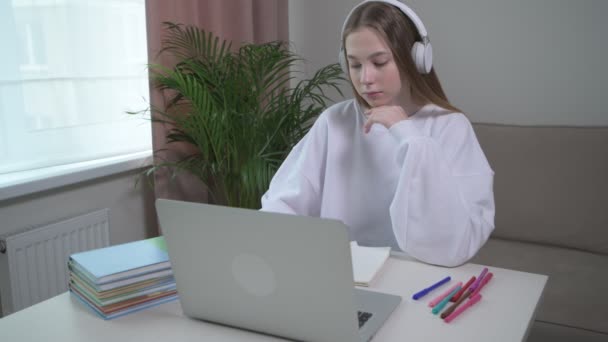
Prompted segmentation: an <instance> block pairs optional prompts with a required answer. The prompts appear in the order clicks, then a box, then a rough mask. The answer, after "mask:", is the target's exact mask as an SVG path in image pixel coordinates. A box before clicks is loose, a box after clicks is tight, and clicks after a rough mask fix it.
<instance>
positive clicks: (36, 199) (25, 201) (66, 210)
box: [0, 171, 156, 317]
mask: <svg viewBox="0 0 608 342" xmlns="http://www.w3.org/2000/svg"><path fill="white" fill-rule="evenodd" d="M137 172H139V171H133V172H127V173H122V174H118V175H114V176H108V177H104V178H100V179H97V180H94V181H89V182H83V183H79V184H75V185H71V186H67V187H63V188H59V189H55V190H50V191H45V192H41V193H36V194H32V195H28V196H23V197H19V198H15V199H10V200H5V201H0V235H2V234H10V233H12V232H14V231H17V230H20V229H22V228H26V227H36V226H40V225H44V224H47V223H51V222H55V221H59V220H62V219H66V218H70V217H73V216H77V215H81V214H84V213H88V212H91V211H95V210H99V209H103V208H108V209H110V210H109V216H110V217H109V220H110V244H112V245H114V244H119V243H124V242H129V241H134V240H140V239H144V238H147V237H151V236H153V235H155V233H156V217H155V215H156V213H155V211H154V210H153V191H152V189H151V188H150V187H149V186H142V185H145V184H143V183H140V185H138V187H137V188H135V187H134V181H135V176H136V173H137ZM2 256H4V255H0V262H6V260H4V259H3V258H2ZM0 269H4V268H3V267H2V265H0ZM0 278H2V279H0V281H5V280H6V279H5V278H4V274H1V275H0ZM0 304H1V303H0ZM1 315H2V308H1V306H0V317H2V316H1Z"/></svg>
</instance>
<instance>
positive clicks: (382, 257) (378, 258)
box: [350, 241, 391, 286]
mask: <svg viewBox="0 0 608 342" xmlns="http://www.w3.org/2000/svg"><path fill="white" fill-rule="evenodd" d="M350 250H351V256H352V259H353V275H354V278H355V285H357V286H369V284H370V283H371V281H372V280H373V279H374V277H375V276H376V274H378V271H379V270H380V269H381V268H382V265H384V263H385V262H386V260H387V259H388V257H389V254H390V252H391V248H390V247H365V246H359V245H358V244H357V241H351V242H350Z"/></svg>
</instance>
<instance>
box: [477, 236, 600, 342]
mask: <svg viewBox="0 0 608 342" xmlns="http://www.w3.org/2000/svg"><path fill="white" fill-rule="evenodd" d="M472 262H474V263H478V264H482V265H488V266H489V267H491V266H495V267H501V268H508V269H514V270H518V271H524V272H531V273H540V274H545V275H548V276H549V280H548V281H547V285H546V287H545V291H544V293H543V299H542V301H541V303H540V306H539V308H538V311H537V315H536V319H537V320H540V321H544V322H550V323H555V324H562V325H568V326H574V327H579V328H583V329H588V330H592V331H595V332H600V333H607V334H608V320H606V318H607V317H608V296H606V290H607V289H608V272H607V270H608V257H606V256H604V255H600V254H595V253H588V252H583V251H578V250H573V249H567V248H561V247H553V246H543V245H539V244H533V243H527V242H516V241H508V240H502V239H496V238H491V239H489V240H488V242H487V243H486V244H485V246H484V247H483V248H482V249H481V250H480V251H479V253H478V254H477V256H475V258H473V260H472Z"/></svg>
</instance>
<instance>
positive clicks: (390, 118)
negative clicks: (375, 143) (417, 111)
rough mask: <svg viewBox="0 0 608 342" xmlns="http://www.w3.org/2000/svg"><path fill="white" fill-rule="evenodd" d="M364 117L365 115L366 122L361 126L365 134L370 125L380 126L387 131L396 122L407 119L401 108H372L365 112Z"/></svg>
mask: <svg viewBox="0 0 608 342" xmlns="http://www.w3.org/2000/svg"><path fill="white" fill-rule="evenodd" d="M365 115H367V121H366V122H365V125H363V131H364V132H365V133H369V131H370V129H371V128H372V125H373V124H375V123H378V124H381V125H383V126H384V127H386V128H387V129H388V128H391V126H392V125H394V124H396V123H397V122H399V121H402V120H406V119H407V118H408V117H409V116H408V115H407V113H406V112H405V110H403V108H402V107H401V106H380V107H374V108H371V109H368V110H366V111H365Z"/></svg>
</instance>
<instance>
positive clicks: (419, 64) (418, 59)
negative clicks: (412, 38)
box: [412, 42, 426, 74]
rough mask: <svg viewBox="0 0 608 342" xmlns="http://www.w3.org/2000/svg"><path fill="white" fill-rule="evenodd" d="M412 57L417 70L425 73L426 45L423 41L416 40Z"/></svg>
mask: <svg viewBox="0 0 608 342" xmlns="http://www.w3.org/2000/svg"><path fill="white" fill-rule="evenodd" d="M412 59H413V60H414V64H415V65H416V70H418V72H419V73H421V74H425V73H426V72H425V71H426V68H425V66H424V45H423V44H422V43H421V42H415V43H414V45H413V46H412Z"/></svg>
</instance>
